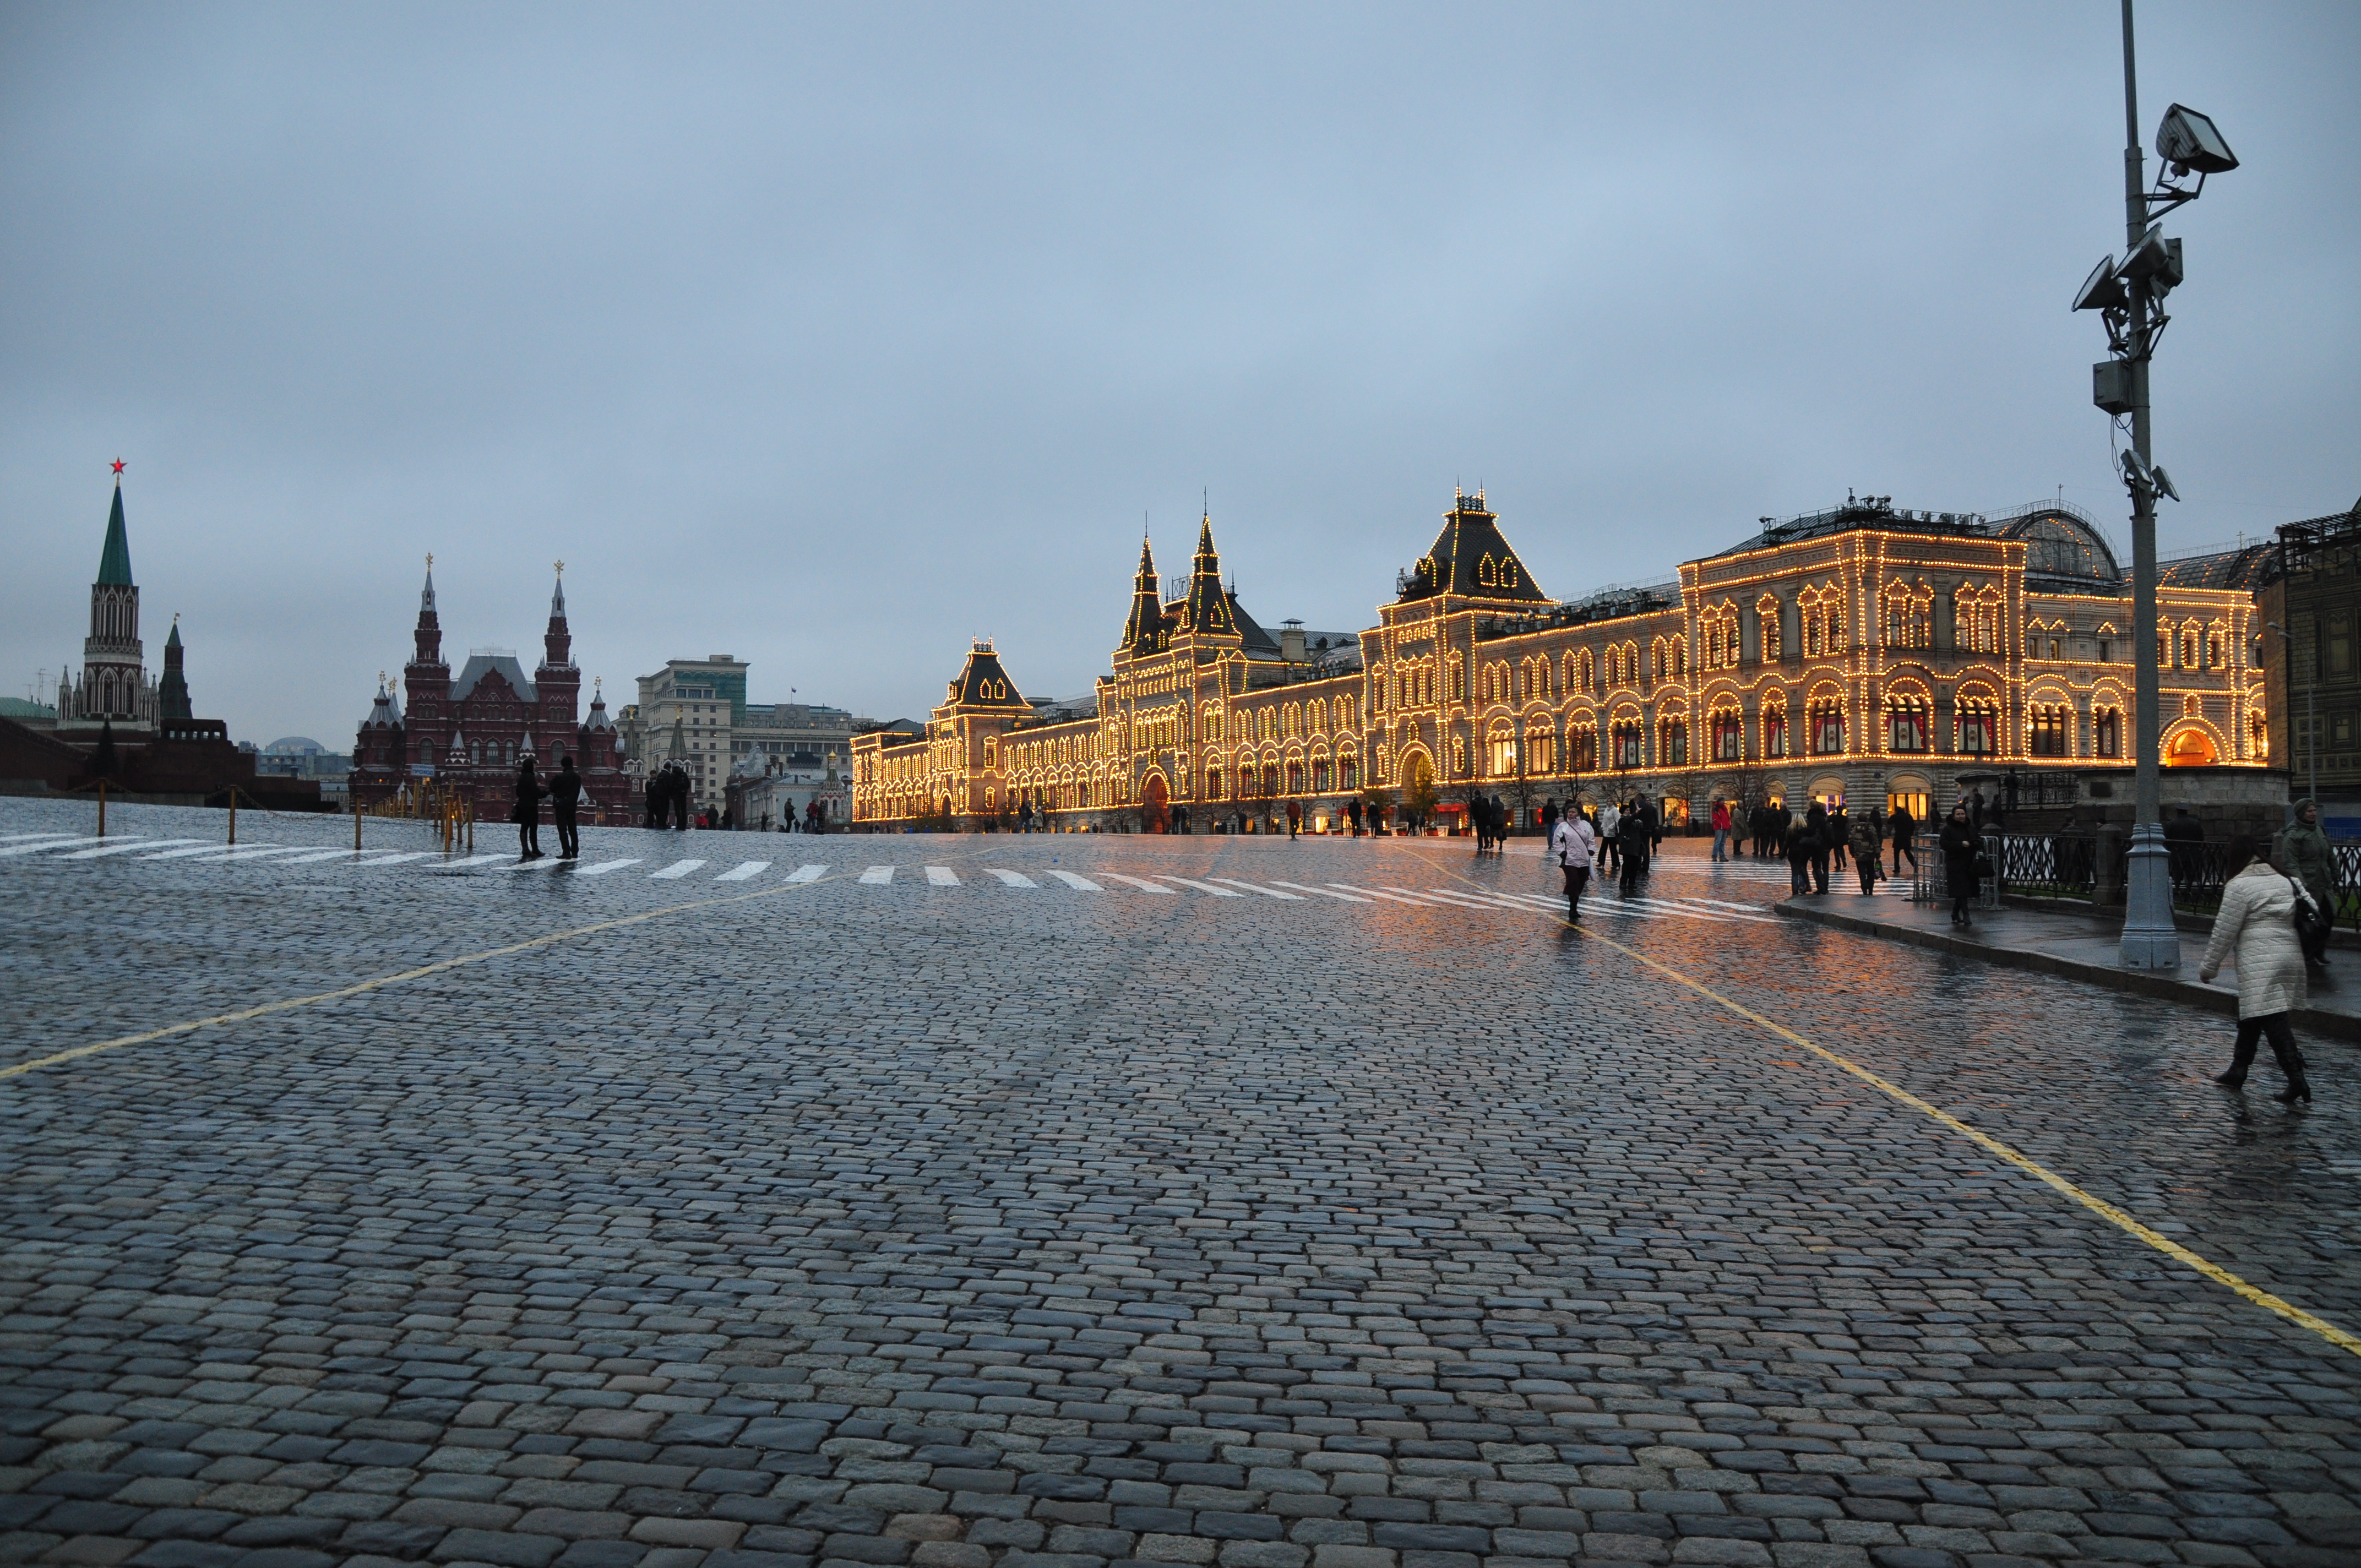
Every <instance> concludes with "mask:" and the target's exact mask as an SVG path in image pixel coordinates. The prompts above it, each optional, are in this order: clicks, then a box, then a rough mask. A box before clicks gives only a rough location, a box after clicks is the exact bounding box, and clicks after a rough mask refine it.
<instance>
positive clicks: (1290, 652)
mask: <svg viewBox="0 0 2361 1568" xmlns="http://www.w3.org/2000/svg"><path fill="white" fill-rule="evenodd" d="M1279 657H1280V658H1282V659H1284V660H1286V661H1287V662H1288V663H1290V664H1301V663H1303V622H1301V621H1300V620H1282V621H1280V622H1279Z"/></svg>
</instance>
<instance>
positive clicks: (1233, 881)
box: [1209, 876, 1303, 904]
mask: <svg viewBox="0 0 2361 1568" xmlns="http://www.w3.org/2000/svg"><path fill="white" fill-rule="evenodd" d="M1209 880H1210V881H1213V882H1218V883H1227V884H1228V885H1230V886H1231V887H1242V888H1245V889H1246V891H1247V892H1248V893H1258V894H1262V895H1263V896H1264V897H1265V898H1287V899H1292V900H1294V901H1295V902H1296V903H1298V904H1301V903H1302V902H1303V895H1302V894H1299V893H1281V892H1279V890H1278V889H1277V888H1275V887H1257V886H1256V885H1255V884H1254V883H1250V882H1240V881H1239V880H1238V879H1237V878H1235V877H1234V876H1217V877H1213V878H1210V879H1209Z"/></svg>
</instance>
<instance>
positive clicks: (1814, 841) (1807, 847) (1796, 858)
mask: <svg viewBox="0 0 2361 1568" xmlns="http://www.w3.org/2000/svg"><path fill="white" fill-rule="evenodd" d="M1813 809H1814V810H1815V811H1817V810H1818V808H1817V806H1816V807H1814V808H1813ZM1821 815H1823V816H1824V815H1826V814H1825V813H1822V814H1821ZM1784 837H1785V840H1786V844H1785V849H1786V855H1787V895H1788V896H1789V897H1790V898H1801V897H1802V896H1803V895H1804V894H1807V893H1809V892H1811V891H1812V856H1813V853H1814V851H1816V850H1817V849H1818V848H1819V839H1818V838H1817V836H1816V834H1815V832H1814V829H1813V828H1812V825H1811V823H1809V822H1808V821H1807V822H1806V823H1805V824H1804V825H1803V826H1801V827H1797V826H1795V824H1794V823H1792V822H1791V823H1789V824H1788V827H1787V831H1786V834H1785V835H1784ZM1820 863H1821V864H1822V865H1823V866H1825V865H1826V864H1827V863H1828V862H1827V861H1825V860H1823V861H1821V862H1820ZM1820 891H1821V892H1822V893H1826V892H1828V880H1827V872H1822V873H1821V882H1820Z"/></svg>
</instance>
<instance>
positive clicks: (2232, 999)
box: [1776, 900, 2361, 1040]
mask: <svg viewBox="0 0 2361 1568" xmlns="http://www.w3.org/2000/svg"><path fill="white" fill-rule="evenodd" d="M1776 908H1777V909H1778V912H1779V913H1780V914H1782V915H1784V916H1788V917H1789V918H1791V919H1795V920H1808V921H1811V922H1812V923H1813V924H1815V925H1818V926H1832V927H1836V928H1837V929H1838V930H1839V931H1851V932H1855V933H1857V934H1859V935H1861V936H1864V937H1881V938H1884V939H1885V940H1886V941H1889V942H1905V943H1908V944H1909V945H1910V946H1912V947H1914V948H1933V949H1934V950H1935V951H1937V952H1942V953H1950V954H1953V955H1955V956H1957V957H1959V958H1963V959H1982V960H1983V961H1984V962H1986V963H1992V964H2000V965H2003V966H2004V967H2006V968H2009V969H2022V970H2036V971H2037V972H2039V973H2042V974H2055V975H2063V976H2064V977H2066V978H2067V979H2069V980H2080V981H2088V982H2089V983H2090V984H2092V985H2103V986H2105V987H2106V988H2107V989H2109V990H2110V991H2127V992H2132V993H2133V994H2134V995H2136V996H2154V997H2158V998H2160V999H2161V1000H2163V1001H2166V1002H2179V1003H2183V1004H2185V1005H2187V1006H2191V1007H2202V1008H2203V1009H2204V1010H2205V1011H2207V1012H2209V1013H2219V1014H2223V1015H2224V1016H2225V1017H2232V1018H2235V1017H2236V1016H2237V1015H2238V994H2237V992H2234V991H2225V990H2223V989H2221V988H2219V987H2216V986H2211V985H2202V984H2200V983H2198V982H2197V981H2190V980H2176V979H2171V978H2169V977H2167V976H2165V975H2160V974H2144V973H2142V972H2141V971H2139V970H2123V969H2114V968H2111V967H2110V966H2108V965H2105V964H2092V963H2083V962H2081V961H2080V960H2078V959H2069V958H2062V957H2060V956H2059V955H2058V954H2056V953H2044V952H2039V951H2036V950H2034V949H2031V948H2004V947H2000V946H1997V945H1995V944H1993V943H1991V942H1982V941H1978V940H1976V939H1974V938H1969V937H1955V936H1953V935H1951V934H1950V933H1949V932H1948V931H1928V930H1922V929H1920V928H1918V927H1911V926H1896V925H1891V924H1889V923H1887V922H1885V921H1882V920H1872V919H1868V918H1865V917H1863V916H1859V915H1847V914H1845V913H1843V912H1842V911H1841V910H1836V909H1816V908H1814V907H1812V906H1811V905H1804V904H1797V903H1795V902H1794V901H1793V900H1789V901H1786V902H1783V903H1781V904H1779V905H1776ZM2290 1020H2291V1021H2292V1022H2293V1023H2294V1025H2295V1026H2296V1027H2297V1028H2300V1029H2304V1030H2308V1031H2310V1032H2311V1033H2313V1034H2317V1035H2325V1036H2332V1037H2334V1038H2336V1039H2340V1040H2361V1018H2356V1017H2355V1016H2354V1015H2353V1014H2347V1013H2330V1012H2325V1011H2323V1010H2322V1009H2320V1008H2317V1007H2299V1008H2296V1009H2295V1010H2294V1011H2293V1012H2292V1013H2291V1014H2290Z"/></svg>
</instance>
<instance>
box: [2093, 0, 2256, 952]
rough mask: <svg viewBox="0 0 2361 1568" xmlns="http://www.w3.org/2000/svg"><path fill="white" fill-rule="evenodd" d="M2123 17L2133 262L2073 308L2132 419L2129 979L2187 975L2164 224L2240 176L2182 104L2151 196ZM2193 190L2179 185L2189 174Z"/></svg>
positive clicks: (2111, 270) (2169, 272)
mask: <svg viewBox="0 0 2361 1568" xmlns="http://www.w3.org/2000/svg"><path fill="white" fill-rule="evenodd" d="M2123 12H2124V140H2125V147H2124V216H2125V224H2124V260H2123V264H2122V266H2120V267H2118V266H2117V265H2116V264H2115V259H2114V257H2112V256H2111V257H2108V258H2106V259H2105V260H2103V261H2102V262H2100V263H2099V265H2098V266H2097V268H2095V269H2092V273H2091V275H2090V277H2089V278H2087V279H2085V280H2083V283H2082V287H2081V291H2080V292H2078V293H2077V294H2076V295H2075V298H2074V308H2075V309H2076V310H2078V311H2082V310H2094V311H2098V312H2100V313H2102V315H2103V319H2104V320H2105V322H2106V325H2107V345H2108V347H2109V349H2110V350H2111V351H2112V354H2113V357H2112V358H2109V359H2104V360H2102V361H2100V362H2099V364H2098V365H2096V366H2094V367H2092V402H2094V403H2096V404H2097V405H2098V406H2099V407H2100V408H2102V409H2104V410H2105V411H2107V412H2109V413H2111V414H2114V415H2116V416H2117V417H2119V418H2120V417H2122V416H2124V415H2129V416H2130V418H2131V438H2132V441H2131V448H2130V450H2128V451H2126V452H2125V453H2123V454H2122V455H2121V463H2122V466H2123V479H2124V484H2125V488H2127V489H2128V490H2129V491H2130V492H2131V500H2132V642H2133V648H2132V670H2133V675H2134V687H2135V694H2136V695H2135V698H2134V703H2133V720H2132V723H2133V732H2134V733H2133V747H2134V751H2133V756H2134V760H2135V768H2136V772H2135V774H2134V778H2135V785H2136V787H2135V796H2136V810H2135V819H2134V825H2133V828H2132V845H2131V864H2130V867H2129V874H2128V875H2127V876H2126V878H2125V909H2124V932H2123V947H2122V960H2123V964H2124V967H2125V968H2126V969H2178V968H2180V933H2179V932H2178V931H2177V930H2176V929H2175V928H2174V927H2173V923H2172V878H2171V869H2170V868H2171V860H2170V854H2169V850H2167V849H2166V848H2165V842H2164V804H2163V781H2162V778H2161V777H2160V776H2159V773H2158V763H2159V761H2160V758H2159V751H2160V748H2161V743H2162V735H2161V729H2162V724H2161V715H2160V713H2159V711H2158V696H2159V692H2158V685H2159V677H2158V669H2157V660H2156V610H2157V605H2156V598H2157V570H2156V502H2157V498H2158V496H2166V497H2169V498H2170V499H2174V500H2179V499H2180V493H2179V492H2178V491H2176V490H2175V489H2174V488H2173V487H2172V480H2171V477H2169V475H2167V474H2166V473H2165V471H2164V470H2163V469H2162V468H2160V467H2158V466H2157V465H2156V464H2155V462H2154V461H2153V459H2152V458H2151V456H2150V431H2149V418H2148V385H2147V382H2148V375H2147V373H2148V363H2149V361H2150V360H2151V359H2152V358H2153V357H2154V356H2155V353H2156V344H2157V339H2158V337H2159V336H2161V335H2162V334H2163V332H2164V328H2165V325H2166V323H2168V322H2169V320H2170V319H2171V318H2170V317H2169V316H2167V315H2166V314H2165V313H2164V297H2165V296H2166V295H2167V294H2168V293H2169V292H2170V291H2172V290H2173V289H2174V288H2175V287H2176V286H2178V285H2179V284H2180V280H2181V276H2182V270H2181V258H2180V241H2179V240H2177V239H2167V238H2165V237H2164V235H2163V232H2162V230H2161V228H2160V227H2159V226H2158V224H2157V222H2156V220H2157V219H2158V218H2160V217H2162V216H2163V215H2164V214H2167V213H2169V212H2171V211H2172V210H2173V209H2175V208H2176V207H2179V206H2180V205H2181V204H2182V203H2185V202H2191V201H2194V200H2196V199H2197V197H2198V195H2199V194H2200V193H2201V192H2202V191H2203V190H2204V188H2205V177H2206V176H2207V175H2208V174H2218V173H2222V172H2224V171H2225V170H2232V169H2235V168H2236V167H2237V166H2238V160H2237V159H2236V158H2235V156H2233V155H2232V153H2231V151H2230V148H2229V145H2228V144H2227V143H2226V142H2224V140H2223V139H2222V135H2221V133H2220V132H2219V131H2217V130H2216V129H2215V128H2214V126H2213V121H2211V120H2209V119H2207V118H2206V117H2205V116H2204V115H2201V114H2198V113H2197V112H2196V111H2194V110H2192V109H2187V108H2183V107H2182V106H2181V105H2180V104H2173V105H2172V106H2171V108H2169V110H2167V111H2166V112H2165V116H2164V122H2163V124H2162V125H2160V126H2158V128H2157V133H2156V152H2157V157H2158V159H2159V160H2160V162H2161V164H2162V165H2163V167H2162V168H2161V169H2159V170H2158V174H2157V182H2156V189H2155V190H2153V191H2150V190H2148V189H2147V171H2146V168H2145V160H2144V159H2143V156H2142V154H2141V151H2140V145H2139V79H2138V72H2137V71H2136V66H2135V62H2134V55H2133V50H2132V0H2123ZM2192 172H2193V173H2194V174H2195V175H2196V176H2197V182H2196V183H2195V184H2194V185H2182V184H2180V183H2179V182H2178V181H2181V180H2183V179H2185V178H2186V177H2187V176H2188V175H2190V174H2191V173H2192Z"/></svg>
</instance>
